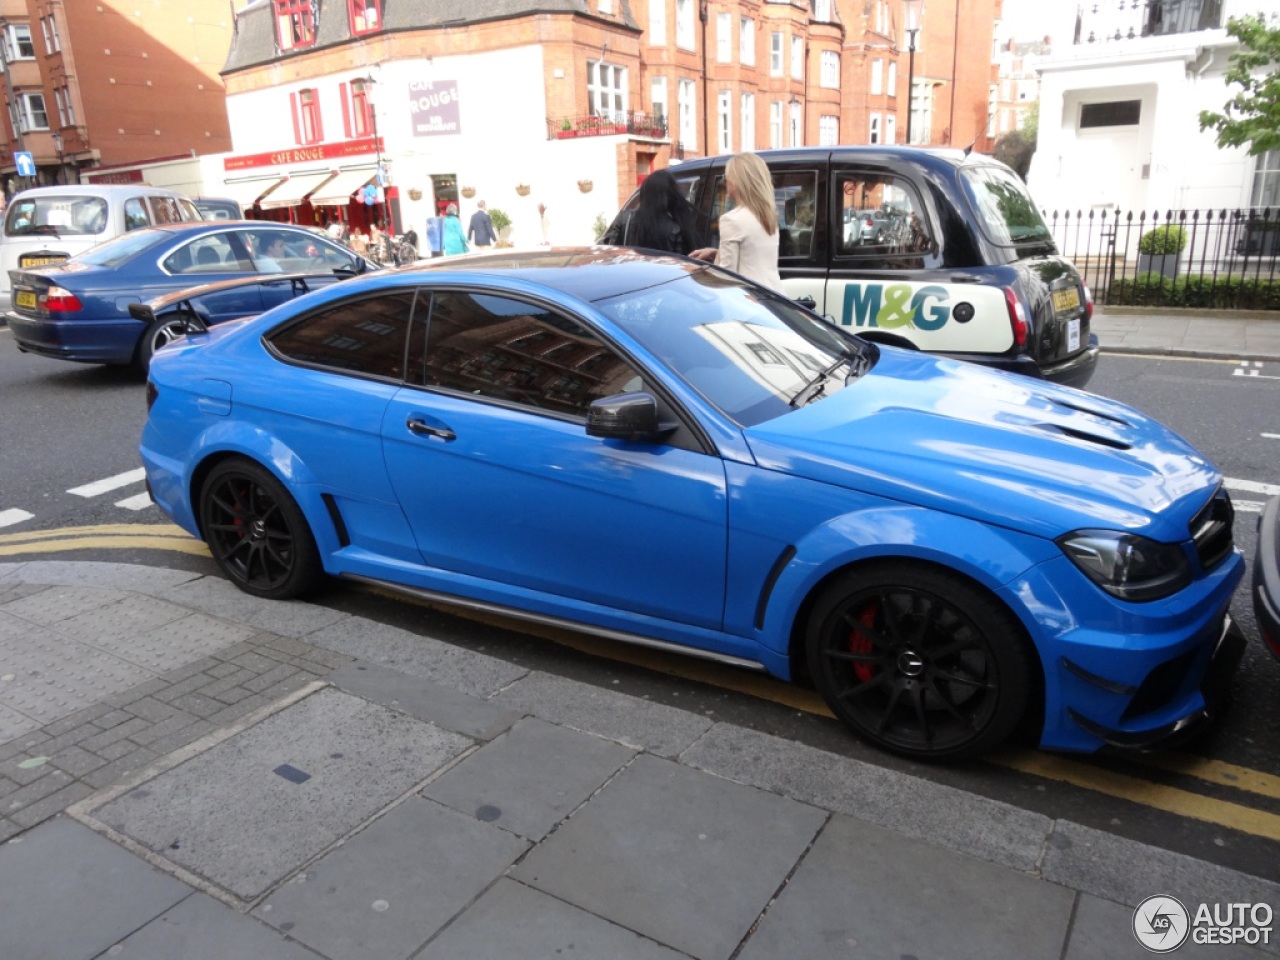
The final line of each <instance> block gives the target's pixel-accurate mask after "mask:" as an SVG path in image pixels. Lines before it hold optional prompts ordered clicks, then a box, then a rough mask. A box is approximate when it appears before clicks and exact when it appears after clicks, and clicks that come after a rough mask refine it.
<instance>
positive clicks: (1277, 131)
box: [1200, 15, 1280, 154]
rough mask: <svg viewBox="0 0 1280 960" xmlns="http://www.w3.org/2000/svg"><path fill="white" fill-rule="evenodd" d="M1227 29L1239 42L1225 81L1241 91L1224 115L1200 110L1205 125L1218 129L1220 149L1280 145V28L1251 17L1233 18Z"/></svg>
mask: <svg viewBox="0 0 1280 960" xmlns="http://www.w3.org/2000/svg"><path fill="white" fill-rule="evenodd" d="M1227 33H1228V34H1229V35H1230V36H1232V37H1235V38H1236V39H1237V40H1238V41H1240V46H1239V47H1237V48H1236V49H1235V50H1234V51H1233V52H1232V54H1231V58H1230V59H1229V60H1228V61H1227V73H1226V80H1227V83H1228V84H1237V85H1239V87H1240V90H1239V91H1238V92H1237V93H1236V95H1235V96H1233V97H1232V98H1231V99H1230V100H1228V101H1227V102H1226V104H1225V105H1224V106H1223V111H1222V113H1216V112H1214V111H1212V110H1202V111H1200V129H1201V130H1207V129H1209V128H1210V127H1212V128H1213V129H1214V130H1216V131H1217V133H1218V146H1220V147H1241V146H1245V145H1246V144H1247V145H1248V147H1249V152H1250V153H1252V154H1261V153H1266V152H1267V151H1269V150H1276V149H1280V27H1270V26H1268V25H1267V22H1266V21H1265V20H1264V19H1263V18H1262V16H1261V15H1258V16H1249V17H1241V18H1239V19H1235V18H1232V19H1231V20H1228V21H1227Z"/></svg>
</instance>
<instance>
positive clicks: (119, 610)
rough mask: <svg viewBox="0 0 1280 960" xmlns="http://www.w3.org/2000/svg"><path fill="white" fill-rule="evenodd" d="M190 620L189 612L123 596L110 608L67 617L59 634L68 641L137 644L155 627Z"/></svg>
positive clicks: (142, 596)
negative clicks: (184, 619) (67, 638)
mask: <svg viewBox="0 0 1280 960" xmlns="http://www.w3.org/2000/svg"><path fill="white" fill-rule="evenodd" d="M189 616H191V611H190V610H188V609H187V608H186V607H180V606H178V605H177V604H176V603H167V602H165V601H164V600H157V599H156V598H155V597H148V596H146V595H145V594H133V595H126V596H124V597H122V598H121V599H120V602H118V603H115V604H112V605H111V606H109V607H103V608H102V609H98V610H92V611H90V612H88V613H82V614H78V615H76V616H74V617H69V618H68V619H66V620H63V621H61V622H60V623H59V624H58V630H59V631H60V632H61V633H64V634H66V635H67V636H69V637H75V638H76V639H77V640H84V641H86V642H89V643H93V644H99V643H100V642H102V641H106V640H108V638H113V639H117V640H136V639H138V638H139V637H142V636H145V635H146V634H149V633H151V632H152V631H153V630H155V629H156V628H157V627H162V626H165V625H166V624H171V623H174V622H175V621H178V620H181V619H182V618H184V617H189Z"/></svg>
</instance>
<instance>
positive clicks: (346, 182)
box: [311, 167, 374, 207]
mask: <svg viewBox="0 0 1280 960" xmlns="http://www.w3.org/2000/svg"><path fill="white" fill-rule="evenodd" d="M373 174H374V169H373V167H363V168H361V169H358V170H340V171H339V172H338V175H337V176H336V177H334V178H333V179H332V180H330V181H329V182H328V183H326V184H325V185H324V186H323V187H321V188H320V189H319V190H317V191H316V192H315V194H314V195H313V196H312V197H311V205H312V206H313V207H318V206H321V205H326V206H330V207H345V206H346V205H347V204H348V203H350V202H351V195H352V194H353V193H355V192H356V191H357V190H359V189H360V188H361V187H363V186H364V185H365V184H366V183H368V182H369V181H371V180H372V179H373Z"/></svg>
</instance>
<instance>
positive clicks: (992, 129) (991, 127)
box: [987, 83, 1000, 137]
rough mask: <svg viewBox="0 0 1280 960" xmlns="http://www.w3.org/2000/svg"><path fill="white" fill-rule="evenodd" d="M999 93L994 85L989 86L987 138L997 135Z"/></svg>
mask: <svg viewBox="0 0 1280 960" xmlns="http://www.w3.org/2000/svg"><path fill="white" fill-rule="evenodd" d="M996 100H997V91H996V85H995V84H994V83H992V84H988V86H987V136H988V137H994V136H995V135H996V117H997V115H998V114H999V112H1000V109H999V107H998V106H997V102H996Z"/></svg>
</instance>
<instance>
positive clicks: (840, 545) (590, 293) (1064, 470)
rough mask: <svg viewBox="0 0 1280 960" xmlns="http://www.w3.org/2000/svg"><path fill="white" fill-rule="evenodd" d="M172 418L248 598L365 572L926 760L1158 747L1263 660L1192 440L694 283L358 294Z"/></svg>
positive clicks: (183, 477) (190, 485)
mask: <svg viewBox="0 0 1280 960" xmlns="http://www.w3.org/2000/svg"><path fill="white" fill-rule="evenodd" d="M148 403H149V409H150V412H149V417H148V420H147V424H146V427H145V429H144V432H143V437H142V443H141V453H142V459H143V461H144V463H145V466H146V470H147V476H148V481H149V488H150V490H151V492H152V495H153V496H154V498H155V500H156V502H157V503H158V504H159V505H160V507H161V509H162V510H164V511H165V512H166V513H167V514H168V515H169V516H170V517H172V518H173V520H174V521H175V522H176V523H178V524H179V525H181V526H182V527H183V528H185V529H186V530H188V531H190V532H191V533H192V534H194V535H195V536H198V537H201V538H203V539H204V540H205V541H206V542H207V543H208V545H209V548H210V550H211V552H212V554H213V557H214V559H215V560H216V562H217V563H218V564H219V566H220V567H221V569H222V570H223V572H224V573H225V574H226V576H227V577H228V578H230V579H231V580H232V581H233V582H234V583H235V584H237V585H238V586H239V587H240V588H241V589H243V590H245V591H247V592H249V593H251V594H254V595H256V596H261V597H268V598H286V597H295V596H299V595H302V594H305V593H307V592H308V591H312V590H315V589H316V588H318V587H319V586H320V585H321V584H322V583H323V582H324V581H325V578H326V576H330V577H342V578H348V579H350V580H355V581H362V582H365V583H376V584H380V585H382V586H384V587H387V588H390V589H393V590H398V591H402V592H405V593H408V594H412V595H416V596H419V597H425V598H431V599H438V600H448V601H451V602H454V603H457V604H461V605H463V606H466V607H471V608H479V609H484V610H490V611H500V612H502V613H505V614H508V615H514V616H517V617H525V618H530V619H534V620H537V621H538V622H541V623H556V624H562V625H566V626H570V627H573V628H575V629H578V630H581V631H586V632H591V633H596V634H599V635H603V636H606V637H609V638H612V639H614V640H618V641H624V642H631V643H636V644H643V645H647V646H650V647H659V648H663V649H668V650H678V651H682V652H685V653H688V654H692V655H695V656H702V657H709V658H712V659H715V660H719V661H722V662H727V663H731V664H736V665H739V666H741V667H743V668H746V669H754V670H763V671H767V672H768V673H770V674H772V675H774V676H776V677H780V678H784V679H793V680H797V681H799V682H804V683H810V684H813V685H814V686H816V688H817V689H818V690H819V691H820V692H821V694H822V695H823V696H824V698H825V699H826V702H827V703H828V704H829V705H830V707H831V710H832V711H833V712H834V713H835V715H836V716H837V717H838V718H839V719H840V720H842V721H843V722H844V723H845V724H847V725H848V726H849V727H850V728H851V729H852V730H853V731H855V732H856V733H857V734H859V735H861V736H862V737H865V738H866V739H868V740H870V741H872V742H873V743H875V744H878V745H879V746H880V747H882V748H884V749H887V750H890V751H893V752H896V753H898V754H902V755H906V756H910V757H915V758H921V759H932V760H944V759H955V758H960V757H966V756H974V755H978V754H982V753H984V752H987V751H989V750H991V749H992V748H994V747H995V746H996V745H997V744H1000V743H1001V742H1003V741H1005V740H1006V739H1007V738H1009V737H1010V736H1012V735H1013V734H1014V733H1015V731H1019V732H1020V733H1022V732H1025V731H1034V734H1035V735H1036V736H1038V738H1039V742H1040V743H1041V744H1043V745H1044V746H1046V747H1051V748H1057V749H1070V750H1079V751H1094V750H1097V749H1099V748H1101V747H1102V746H1103V745H1108V744H1109V745H1116V746H1130V747H1144V746H1148V745H1151V744H1155V743H1158V742H1161V741H1162V740H1165V739H1166V738H1169V737H1171V736H1173V735H1175V734H1179V733H1181V732H1183V731H1185V730H1187V729H1189V728H1191V727H1195V726H1197V725H1199V724H1200V722H1202V721H1204V720H1206V719H1207V718H1208V717H1209V715H1210V713H1211V712H1212V710H1213V709H1214V699H1213V697H1212V691H1213V690H1215V689H1216V688H1217V687H1218V686H1219V683H1218V681H1220V680H1221V679H1222V678H1223V677H1225V676H1227V675H1229V673H1230V671H1231V670H1233V669H1234V668H1235V666H1236V664H1237V662H1238V660H1239V657H1240V653H1241V650H1242V647H1243V635H1242V633H1241V632H1240V631H1239V629H1238V628H1237V627H1236V626H1235V625H1234V624H1233V623H1232V620H1231V618H1230V616H1229V614H1228V605H1229V604H1230V601H1231V597H1232V593H1233V592H1234V590H1235V587H1236V585H1237V584H1238V583H1239V581H1240V578H1241V576H1242V573H1243V561H1242V558H1241V556H1240V554H1239V551H1238V550H1237V549H1236V547H1235V545H1234V543H1233V538H1232V519H1233V515H1232V506H1231V501H1230V499H1229V497H1228V495H1227V492H1226V491H1225V490H1224V489H1223V486H1222V477H1221V476H1220V475H1219V473H1218V472H1217V470H1216V469H1215V468H1214V467H1213V465H1212V464H1210V463H1209V462H1207V461H1206V459H1205V458H1204V457H1203V456H1202V455H1201V454H1199V453H1198V452H1197V451H1196V450H1195V449H1193V448H1192V447H1191V446H1189V445H1188V444H1187V443H1186V442H1185V441H1183V440H1182V439H1180V438H1179V437H1178V436H1176V435H1174V434H1173V433H1171V432H1170V431H1169V430H1167V429H1166V428H1164V427H1163V426H1161V425H1160V424H1159V423H1156V422H1155V421H1153V420H1151V419H1149V418H1148V417H1146V416H1144V415H1143V414H1141V413H1139V412H1138V411H1136V410H1134V409H1131V408H1129V407H1127V406H1124V405H1122V404H1119V403H1114V402H1112V401H1109V400H1106V399H1103V398H1100V397H1096V396H1092V395H1089V394H1086V393H1082V392H1079V391H1076V390H1073V389H1071V388H1067V387H1060V386H1055V385H1052V384H1046V383H1043V382H1038V381H1032V380H1029V379H1027V378H1022V377H1016V376H1012V375H1008V374H1004V373H1000V372H997V371H992V370H988V369H985V368H982V367H979V366H976V365H971V364H968V363H965V362H962V361H955V360H948V359H943V358H938V357H933V356H928V355H924V354H920V353H917V352H914V351H910V350H904V349H897V348H894V347H890V346H887V345H877V344H872V343H868V342H865V341H863V340H861V339H859V338H858V337H856V336H853V335H850V334H848V333H846V332H844V331H842V330H840V329H837V328H835V327H833V326H831V325H830V324H827V323H825V322H823V321H822V320H821V319H820V318H819V317H817V316H816V315H814V314H812V313H810V312H808V311H806V310H804V309H802V308H800V307H798V306H796V304H794V303H793V302H792V301H789V300H787V299H785V298H783V297H780V296H776V295H774V294H772V293H770V292H768V291H766V290H764V289H762V288H760V287H757V286H755V285H753V284H751V283H749V282H747V281H745V280H742V279H741V278H739V277H737V276H735V275H733V274H730V273H728V272H725V271H723V270H721V269H719V268H717V267H714V266H711V265H709V264H705V263H701V262H695V261H691V260H687V259H684V258H680V257H674V256H658V255H655V254H645V253H642V252H638V251H634V250H628V249H625V248H604V247H594V248H582V249H562V250H545V251H539V252H530V253H510V252H505V253H494V254H488V255H482V256H476V257H469V258H466V259H465V260H456V261H449V260H437V261H433V262H430V263H426V264H422V265H419V266H417V267H413V268H409V269H406V270H401V271H396V272H394V273H388V274H383V275H376V276H370V277H363V278H357V279H354V280H351V281H348V282H346V283H342V284H339V285H334V286H330V287H328V288H326V289H323V290H320V291H317V292H313V293H310V294H307V295H305V296H302V297H300V298H298V299H296V300H293V301H291V302H289V303H287V304H284V305H282V306H279V307H277V308H275V309H272V310H269V311H267V312H266V313H264V314H262V315H261V316H258V317H256V318H253V319H249V320H245V321H241V322H231V323H224V324H222V325H221V326H217V327H214V328H212V329H211V330H208V331H202V332H193V333H191V334H189V335H187V336H186V337H184V338H182V339H180V340H178V341H177V342H175V343H174V344H173V345H171V346H170V347H169V348H167V349H165V350H164V351H162V352H161V353H159V354H158V355H157V356H156V357H155V360H154V362H153V364H152V366H151V371H150V377H149V382H148Z"/></svg>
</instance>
